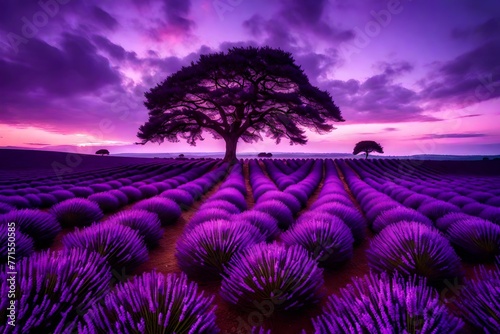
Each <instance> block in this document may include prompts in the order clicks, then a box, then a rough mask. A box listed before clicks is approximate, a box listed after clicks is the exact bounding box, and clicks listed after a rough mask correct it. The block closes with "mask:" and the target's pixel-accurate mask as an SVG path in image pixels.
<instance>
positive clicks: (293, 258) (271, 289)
mask: <svg viewBox="0 0 500 334" xmlns="http://www.w3.org/2000/svg"><path fill="white" fill-rule="evenodd" d="M322 285H323V270H322V269H320V268H319V267H318V266H317V264H316V261H314V260H313V259H312V258H311V257H310V255H309V253H308V252H307V251H306V250H305V249H304V248H302V247H301V246H292V247H288V248H287V247H284V246H280V245H278V244H276V243H273V244H257V245H255V246H253V247H250V248H248V249H247V250H245V251H243V252H242V253H241V254H239V255H237V256H236V257H235V258H234V259H233V260H232V261H231V262H230V265H229V268H228V269H227V270H226V272H225V274H224V278H223V280H222V285H221V290H220V293H221V296H222V297H223V298H224V299H225V300H226V301H228V302H229V303H231V304H234V305H237V306H239V307H241V308H244V309H253V308H255V307H256V305H262V304H263V303H267V304H272V305H274V307H275V308H276V309H277V310H296V309H300V308H302V307H304V306H306V305H308V304H311V303H316V302H317V301H318V300H319V297H320V294H319V290H320V288H321V286H322Z"/></svg>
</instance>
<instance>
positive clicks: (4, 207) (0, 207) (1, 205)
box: [0, 202, 16, 214]
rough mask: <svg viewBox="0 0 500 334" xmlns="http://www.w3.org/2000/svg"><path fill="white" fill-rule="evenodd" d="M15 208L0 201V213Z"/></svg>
mask: <svg viewBox="0 0 500 334" xmlns="http://www.w3.org/2000/svg"><path fill="white" fill-rule="evenodd" d="M15 209H16V208H15V207H14V206H12V205H9V204H7V203H2V202H0V214H4V213H7V212H9V211H12V210H15Z"/></svg>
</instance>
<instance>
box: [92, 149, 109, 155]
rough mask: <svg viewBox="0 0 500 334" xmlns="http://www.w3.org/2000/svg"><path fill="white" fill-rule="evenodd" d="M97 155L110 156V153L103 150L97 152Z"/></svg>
mask: <svg viewBox="0 0 500 334" xmlns="http://www.w3.org/2000/svg"><path fill="white" fill-rule="evenodd" d="M95 154H100V155H101V156H103V155H109V151H108V150H105V149H101V150H98V151H97V152H95Z"/></svg>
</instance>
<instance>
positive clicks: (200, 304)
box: [79, 272, 219, 334]
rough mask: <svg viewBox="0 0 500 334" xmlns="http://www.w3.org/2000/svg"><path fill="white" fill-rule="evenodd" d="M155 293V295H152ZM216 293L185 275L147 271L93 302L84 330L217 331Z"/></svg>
mask: <svg viewBox="0 0 500 334" xmlns="http://www.w3.org/2000/svg"><path fill="white" fill-rule="evenodd" d="M152 296H153V297H152ZM213 299H214V298H213V297H205V295H204V293H203V292H199V290H198V286H197V284H196V283H194V282H189V281H188V280H187V278H186V276H185V275H183V274H181V275H178V274H169V275H163V274H161V273H157V272H151V273H145V274H142V275H141V276H136V277H134V278H133V279H132V280H131V281H129V282H125V283H123V284H120V285H118V286H117V287H116V288H115V290H113V292H111V293H110V294H108V295H107V296H106V298H105V299H104V303H101V304H96V305H94V306H93V307H92V308H91V309H90V311H89V312H88V313H87V314H86V315H85V316H84V319H85V320H84V321H83V322H82V323H81V324H80V325H79V332H81V333H204V334H205V333H207V334H208V333H217V332H218V331H219V330H218V328H217V325H216V324H215V313H214V311H215V307H213V306H212V304H213Z"/></svg>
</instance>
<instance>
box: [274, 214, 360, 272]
mask: <svg viewBox="0 0 500 334" xmlns="http://www.w3.org/2000/svg"><path fill="white" fill-rule="evenodd" d="M281 240H282V241H283V243H284V244H285V245H287V246H292V245H300V246H302V247H304V248H305V249H306V250H307V251H308V252H309V254H310V255H311V256H312V257H313V258H314V259H315V260H316V261H318V264H319V265H320V266H322V267H328V268H334V267H338V266H339V265H340V264H343V263H344V262H346V261H348V260H350V259H351V258H352V255H353V244H354V238H353V236H352V233H351V230H350V229H349V227H347V226H346V225H345V224H344V222H342V220H340V219H339V218H336V217H331V218H330V219H313V220H308V221H303V222H301V223H297V224H295V225H294V226H293V227H292V228H291V229H289V230H288V231H286V232H285V233H283V234H282V235H281Z"/></svg>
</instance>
